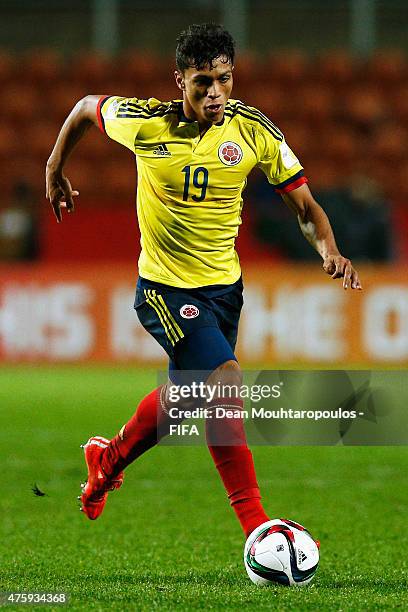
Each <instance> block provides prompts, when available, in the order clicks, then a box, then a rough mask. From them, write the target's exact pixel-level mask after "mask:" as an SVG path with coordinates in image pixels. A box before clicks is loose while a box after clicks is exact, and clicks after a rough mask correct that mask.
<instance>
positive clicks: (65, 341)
mask: <svg viewBox="0 0 408 612" xmlns="http://www.w3.org/2000/svg"><path fill="white" fill-rule="evenodd" d="M0 6H1V10H2V16H3V17H2V23H3V27H2V29H1V32H0V48H1V49H2V50H1V53H0V84H1V89H2V104H1V108H0V189H1V194H2V195H1V201H0V257H1V260H2V265H1V268H0V278H1V284H0V358H1V359H2V360H3V361H13V362H16V361H20V360H23V361H39V360H46V361H72V362H77V361H78V360H81V361H84V360H85V361H86V360H94V359H98V360H102V361H115V362H116V363H118V362H120V361H123V362H127V361H131V362H132V361H138V362H142V363H155V362H156V361H158V360H160V356H161V352H160V348H158V347H156V346H155V344H154V341H153V340H151V339H150V338H146V337H145V335H144V333H143V331H142V330H141V328H140V326H139V324H138V321H137V318H136V317H135V316H134V315H133V312H132V310H131V304H132V293H133V289H134V284H135V267H136V260H137V255H138V248H139V247H138V243H139V234H138V229H137V222H136V215H135V207H134V199H135V186H136V182H135V172H134V159H133V156H132V155H131V154H129V152H128V151H127V150H126V149H124V148H122V147H120V145H118V144H116V143H113V142H110V141H109V139H107V138H106V136H103V135H102V134H100V133H99V132H98V131H97V130H92V132H91V133H90V134H89V135H88V136H87V138H86V139H85V140H84V141H83V142H81V143H80V145H79V147H78V148H77V150H76V151H75V154H74V155H73V156H72V159H71V160H70V161H69V163H68V165H67V173H68V176H69V177H70V178H71V181H72V183H73V185H74V186H75V187H77V188H78V189H79V190H80V192H81V196H80V198H79V200H78V207H77V213H76V214H75V215H74V216H72V217H70V218H66V219H65V220H64V223H63V224H62V225H59V226H58V225H57V224H56V223H55V221H54V218H53V216H52V215H51V213H50V210H49V207H47V205H46V203H45V201H44V197H43V193H44V166H45V162H46V160H47V157H48V155H49V153H50V150H51V148H52V144H53V142H54V140H55V138H56V135H57V133H58V129H59V127H60V126H61V124H62V122H63V120H64V118H65V116H66V115H67V113H68V112H69V110H70V109H71V108H72V106H73V105H74V103H75V102H76V101H77V100H78V99H80V98H81V97H82V96H84V95H86V94H87V93H101V94H104V93H113V94H117V93H119V94H120V95H129V96H132V95H137V96H139V97H149V96H153V95H154V96H156V97H158V98H160V99H171V98H174V97H177V96H178V92H177V90H176V88H175V85H174V81H173V69H174V57H173V55H174V44H175V38H176V36H177V33H178V32H179V30H180V29H181V28H183V27H184V26H186V25H187V24H188V23H190V22H191V21H203V20H210V19H213V20H216V21H224V22H225V23H226V24H227V26H228V27H230V28H231V30H232V31H233V33H234V34H235V36H236V38H237V41H238V57H237V61H236V73H235V86H234V96H235V97H237V98H240V99H243V100H244V101H246V102H247V103H250V104H253V105H254V106H257V107H259V108H260V109H261V110H262V111H263V112H264V113H266V114H267V115H268V116H270V117H271V118H272V120H273V121H274V122H275V123H276V124H277V125H278V126H279V127H280V128H281V129H282V130H283V131H284V133H285V135H286V138H287V141H288V143H289V144H290V145H291V147H292V148H293V149H294V151H295V152H296V153H297V155H298V156H299V158H300V159H301V161H302V163H303V165H304V167H305V169H306V174H307V176H308V177H309V179H310V186H311V188H312V191H313V193H314V194H315V195H316V197H317V199H318V200H319V201H320V202H321V203H322V205H323V206H324V207H325V209H326V210H327V212H328V214H329V217H330V219H331V220H332V223H333V226H334V230H335V233H336V236H337V239H338V242H339V246H340V249H341V251H342V252H344V254H345V255H347V256H349V257H350V258H352V260H353V261H354V262H355V263H356V265H358V266H359V269H361V277H362V281H363V284H364V286H365V291H364V292H363V293H362V294H361V295H356V294H350V293H349V294H347V295H346V294H344V293H343V292H342V291H341V290H340V285H339V283H333V282H331V281H330V279H329V278H326V277H325V276H324V275H323V274H322V273H321V272H320V260H319V257H318V256H317V255H316V254H315V253H314V252H313V250H312V249H311V248H310V247H309V245H308V244H307V243H306V241H304V240H303V238H302V237H301V234H300V232H299V229H298V227H297V223H296V221H295V219H293V218H292V215H291V213H290V212H289V211H288V210H286V208H285V207H284V206H283V205H282V203H281V201H280V198H279V196H276V195H275V194H274V193H273V191H272V189H271V188H270V187H269V186H268V184H267V182H266V180H265V179H264V177H263V176H262V175H261V174H257V173H254V175H253V176H252V177H251V180H250V183H249V186H248V188H247V190H246V194H245V196H246V197H245V207H244V214H243V222H244V224H243V227H242V231H241V233H240V237H239V240H238V249H239V253H240V256H241V259H242V264H243V270H244V276H245V280H246V288H247V291H246V302H247V307H246V310H245V312H244V318H243V325H242V328H241V336H240V346H239V354H240V357H241V359H242V361H243V362H244V363H252V364H254V363H269V362H271V363H272V362H275V363H276V362H285V363H292V362H293V363H294V362H297V363H310V364H313V363H316V362H317V363H326V364H328V365H333V364H336V363H340V362H344V363H352V362H354V363H356V364H364V363H371V364H373V365H375V364H381V363H388V364H399V365H401V364H406V362H407V359H408V293H407V285H406V281H405V280H404V277H405V275H404V268H405V266H406V262H407V258H408V231H407V230H408V187H407V181H406V175H407V171H408V157H407V147H406V142H407V129H408V63H407V57H406V44H407V43H406V39H405V38H404V32H405V25H406V22H407V16H408V10H407V8H406V5H404V3H403V2H395V1H393V2H380V1H377V2H370V1H368V2H367V1H362V0H355V1H354V2H352V1H350V2H349V1H347V2H346V1H343V2H341V1H337V2H333V3H331V4H330V7H326V6H325V3H322V2H318V1H314V2H313V1H300V2H299V1H292V2H275V3H267V2H261V1H254V2H249V1H243V0H241V1H235V2H227V1H225V2H215V1H213V2H212V1H210V0H208V1H199V2H188V3H187V2H186V3H183V2H179V3H177V5H176V7H174V6H170V4H169V3H166V2H158V1H156V2H137V3H134V2H127V1H125V0H123V1H120V2H114V1H108V0H100V1H99V2H98V1H94V2H85V1H81V2H59V3H58V4H56V3H53V2H46V1H43V2H41V3H40V4H39V3H37V2H28V1H20V2H7V1H5V0H2V2H1V4H0ZM159 15H160V18H158V16H159ZM6 24H7V27H5V25H6ZM305 262H309V267H304V266H305ZM102 264H103V266H104V267H103V269H102V268H101V266H102ZM44 266H45V267H44ZM366 266H368V267H366ZM254 270H255V271H256V273H255V272H254ZM141 348H142V350H141Z"/></svg>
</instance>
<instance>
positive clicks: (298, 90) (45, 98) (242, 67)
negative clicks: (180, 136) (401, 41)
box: [0, 49, 408, 227]
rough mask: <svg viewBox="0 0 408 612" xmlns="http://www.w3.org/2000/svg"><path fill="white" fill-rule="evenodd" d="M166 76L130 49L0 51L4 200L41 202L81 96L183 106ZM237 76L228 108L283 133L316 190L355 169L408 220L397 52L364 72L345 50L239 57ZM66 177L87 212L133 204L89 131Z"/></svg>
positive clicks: (163, 63) (128, 175) (403, 71)
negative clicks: (19, 193)
mask: <svg viewBox="0 0 408 612" xmlns="http://www.w3.org/2000/svg"><path fill="white" fill-rule="evenodd" d="M173 70H174V60H173V58H168V59H163V58H162V57H160V56H159V55H157V54H155V53H151V52H146V51H141V50H139V49H128V50H126V51H123V52H121V54H120V55H118V56H117V57H116V58H113V59H111V58H108V57H105V56H104V55H100V54H97V53H94V52H89V51H86V52H79V53H76V54H75V55H73V56H71V57H65V58H62V57H61V56H60V55H59V54H58V53H56V52H55V51H53V50H50V49H36V50H32V51H31V52H30V53H29V54H27V53H23V54H21V55H20V56H18V55H13V54H11V53H10V52H8V51H0V85H1V86H2V104H1V105H0V167H1V172H0V176H1V178H0V188H1V189H2V191H3V193H5V194H7V193H11V192H12V190H13V186H14V185H15V182H16V181H17V180H19V178H23V179H24V180H27V181H28V182H30V184H31V185H32V187H33V188H34V189H36V190H37V191H38V193H43V190H44V185H43V183H44V178H43V177H44V164H45V161H46V159H47V157H48V155H49V153H50V151H51V148H52V144H53V142H54V140H55V137H56V135H57V133H58V129H59V127H60V126H61V123H62V121H63V120H64V118H65V117H66V115H67V114H68V112H69V111H70V110H71V108H72V107H73V105H74V104H75V103H76V102H77V101H78V100H79V99H81V98H82V97H83V96H84V95H86V94H118V95H124V96H136V97H150V96H155V97H157V98H159V99H162V100H166V99H172V98H180V97H181V93H178V90H177V88H176V86H175V83H174V77H173ZM234 76H235V86H234V92H233V97H235V98H238V99H242V100H243V101H244V102H246V103H247V104H250V105H252V106H255V107H257V108H260V110H262V112H264V113H265V114H266V115H268V116H269V117H270V118H271V120H272V121H273V122H274V123H276V124H277V125H278V126H279V127H280V128H281V129H282V130H283V131H284V133H285V135H286V138H287V141H288V143H289V145H290V146H291V147H292V149H293V150H294V151H295V152H296V153H297V154H298V156H299V157H300V159H301V161H302V163H303V165H304V166H305V169H306V174H307V175H308V177H309V179H310V181H311V185H312V188H313V190H316V191H324V190H328V189H335V188H337V187H339V185H342V184H344V182H345V181H347V176H348V173H350V172H352V171H353V170H356V169H358V170H361V171H362V172H364V173H366V174H367V175H368V176H372V177H373V178H375V179H376V180H378V181H379V182H380V183H381V184H382V186H383V188H384V189H385V192H386V195H388V197H392V198H399V204H398V206H399V207H400V208H401V207H404V206H405V207H406V209H407V210H408V204H406V203H405V204H404V203H403V197H405V198H406V199H407V198H408V187H407V181H406V170H407V168H406V163H407V152H406V151H407V149H406V142H407V129H408V64H407V58H406V56H405V55H404V54H403V53H402V52H400V51H394V50H384V51H381V50H379V51H377V52H376V53H375V54H374V55H373V56H372V57H370V58H369V59H368V60H367V61H363V60H362V59H359V58H355V57H353V56H352V55H351V54H350V53H349V52H347V51H344V50H335V51H327V52H326V53H325V54H324V55H320V56H317V57H315V58H312V57H311V56H310V55H308V54H306V53H305V52H303V51H296V50H292V51H280V52H274V53H269V54H268V55H266V56H265V57H262V58H260V57H257V56H256V55H255V54H253V53H248V54H245V55H241V56H238V58H237V62H236V70H235V73H234ZM112 147H116V148H115V149H113V148H112ZM101 168H103V184H102V182H101V172H100V169H101ZM68 170H69V171H70V172H72V182H73V183H74V184H75V185H76V187H77V188H79V189H80V191H81V203H82V205H83V206H85V207H86V206H87V202H89V203H90V204H89V205H90V206H93V205H94V204H95V203H98V205H101V204H103V203H104V202H105V203H109V202H111V203H112V202H114V205H115V207H120V206H122V205H126V206H127V205H128V204H129V202H131V201H132V199H133V198H134V193H135V184H134V176H135V170H134V160H133V158H132V156H131V154H130V153H129V151H127V150H125V149H123V148H121V147H120V146H119V145H116V144H114V143H112V142H110V141H109V140H108V138H106V136H102V135H101V134H100V133H98V132H97V131H91V132H90V134H89V135H88V137H87V138H86V139H84V140H83V141H82V142H81V144H80V145H79V147H78V149H77V151H76V154H75V156H74V158H73V159H72V160H70V161H69V164H68ZM405 201H406V200H405ZM404 227H405V226H404Z"/></svg>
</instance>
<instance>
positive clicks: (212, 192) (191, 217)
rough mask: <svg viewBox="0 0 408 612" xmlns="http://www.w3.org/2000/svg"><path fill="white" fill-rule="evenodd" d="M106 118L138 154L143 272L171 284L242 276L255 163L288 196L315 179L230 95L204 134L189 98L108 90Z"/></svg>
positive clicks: (113, 134)
mask: <svg viewBox="0 0 408 612" xmlns="http://www.w3.org/2000/svg"><path fill="white" fill-rule="evenodd" d="M98 121H99V126H100V128H101V130H102V131H103V132H105V133H106V134H107V135H108V136H109V137H110V138H112V139H113V140H116V141H117V142H119V143H121V144H123V145H124V146H126V147H127V148H128V149H130V150H131V151H132V152H133V153H134V154H135V155H136V163H137V174H138V187H137V215H138V220H139V226H140V234H141V247H142V250H141V254H140V258H139V274H140V276H142V277H143V278H146V279H148V280H152V281H155V282H159V283H163V284H165V285H170V286H173V287H184V288H195V287H202V286H208V285H219V284H222V285H229V284H232V283H234V282H235V281H237V280H238V278H239V277H240V274H241V269H240V264H239V259H238V255H237V253H236V251H235V239H236V237H237V235H238V229H239V226H240V224H241V210H242V191H243V189H244V187H245V185H246V179H247V176H248V174H249V173H250V172H251V170H252V169H253V168H254V167H255V166H257V167H259V168H261V169H262V170H263V172H264V173H265V174H266V176H267V178H268V180H269V182H270V183H272V184H273V185H274V186H275V189H276V190H277V191H279V192H285V191H290V190H291V189H295V188H296V187H298V186H300V185H301V184H302V183H304V182H306V180H307V179H306V178H305V177H304V176H303V168H302V166H301V165H300V163H299V161H298V159H297V158H296V156H295V155H294V154H293V152H292V151H291V150H290V148H289V147H288V145H287V144H286V142H285V139H284V136H283V134H282V132H281V131H280V130H279V129H278V128H277V127H276V126H275V125H274V124H273V123H272V122H271V121H270V120H269V119H268V118H267V117H266V116H265V115H263V114H262V113H261V112H260V111H258V110H257V109H255V108H253V107H251V106H246V105H245V104H243V103H242V102H240V101H239V100H229V102H228V103H227V105H226V108H225V112H224V117H223V120H222V122H220V124H217V125H212V126H211V127H210V128H209V129H208V131H207V132H205V134H204V135H203V136H202V137H200V132H199V126H198V123H197V122H196V121H191V120H189V119H187V118H186V117H185V116H184V114H183V103H182V101H181V100H173V101H170V102H160V101H159V100H156V99H155V98H150V99H149V100H140V99H138V98H121V97H117V96H104V97H102V98H101V99H100V100H99V103H98Z"/></svg>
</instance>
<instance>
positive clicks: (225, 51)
mask: <svg viewBox="0 0 408 612" xmlns="http://www.w3.org/2000/svg"><path fill="white" fill-rule="evenodd" d="M221 56H225V57H226V58H227V61H228V62H229V63H231V64H233V63H234V56H235V42H234V39H233V38H232V36H231V34H230V33H229V32H227V30H226V29H225V28H224V27H223V26H221V25H217V24H216V23H201V24H193V25H190V26H188V28H187V30H184V31H183V32H181V34H180V35H179V37H178V38H177V48H176V65H177V68H178V69H179V70H181V71H184V70H186V68H192V67H195V68H197V70H202V69H203V68H205V67H206V66H211V67H212V66H213V61H214V60H215V59H217V57H221Z"/></svg>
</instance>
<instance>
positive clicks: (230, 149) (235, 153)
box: [218, 141, 243, 166]
mask: <svg viewBox="0 0 408 612" xmlns="http://www.w3.org/2000/svg"><path fill="white" fill-rule="evenodd" d="M242 155H243V154H242V149H241V147H240V146H239V145H238V144H237V143H236V142H231V141H228V142H223V143H222V144H221V145H220V146H219V148H218V157H219V158H220V160H221V161H222V163H223V164H225V165H226V166H236V165H237V164H239V162H240V161H241V159H242Z"/></svg>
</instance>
